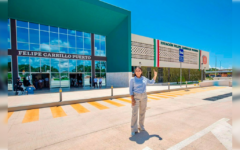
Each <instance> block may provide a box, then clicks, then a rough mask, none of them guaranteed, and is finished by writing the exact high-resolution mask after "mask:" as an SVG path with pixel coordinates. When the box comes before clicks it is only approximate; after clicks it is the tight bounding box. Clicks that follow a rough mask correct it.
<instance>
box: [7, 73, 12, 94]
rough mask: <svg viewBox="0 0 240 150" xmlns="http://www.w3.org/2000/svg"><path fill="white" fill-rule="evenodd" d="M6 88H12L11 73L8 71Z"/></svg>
mask: <svg viewBox="0 0 240 150" xmlns="http://www.w3.org/2000/svg"><path fill="white" fill-rule="evenodd" d="M8 90H11V91H12V90H13V82H12V73H8Z"/></svg>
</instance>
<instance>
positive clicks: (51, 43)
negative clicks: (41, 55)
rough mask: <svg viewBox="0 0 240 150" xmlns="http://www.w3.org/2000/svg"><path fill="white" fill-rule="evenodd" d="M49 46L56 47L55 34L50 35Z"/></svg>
mask: <svg viewBox="0 0 240 150" xmlns="http://www.w3.org/2000/svg"><path fill="white" fill-rule="evenodd" d="M50 45H57V46H58V34H57V33H50Z"/></svg>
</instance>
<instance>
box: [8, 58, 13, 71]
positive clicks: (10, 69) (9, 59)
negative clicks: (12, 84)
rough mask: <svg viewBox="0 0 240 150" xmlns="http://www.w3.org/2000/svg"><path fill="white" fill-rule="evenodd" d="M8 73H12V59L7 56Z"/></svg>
mask: <svg viewBox="0 0 240 150" xmlns="http://www.w3.org/2000/svg"><path fill="white" fill-rule="evenodd" d="M8 72H12V57H11V56H8Z"/></svg>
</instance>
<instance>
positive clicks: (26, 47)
mask: <svg viewBox="0 0 240 150" xmlns="http://www.w3.org/2000/svg"><path fill="white" fill-rule="evenodd" d="M17 48H18V49H19V50H29V44H28V43H17Z"/></svg>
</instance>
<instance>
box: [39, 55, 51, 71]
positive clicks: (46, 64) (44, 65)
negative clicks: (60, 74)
mask: <svg viewBox="0 0 240 150" xmlns="http://www.w3.org/2000/svg"><path fill="white" fill-rule="evenodd" d="M41 72H50V58H41Z"/></svg>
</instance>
